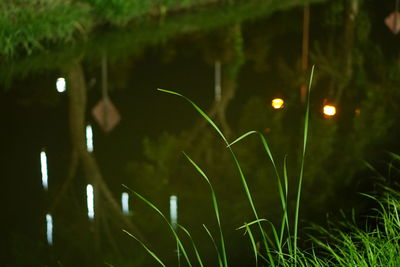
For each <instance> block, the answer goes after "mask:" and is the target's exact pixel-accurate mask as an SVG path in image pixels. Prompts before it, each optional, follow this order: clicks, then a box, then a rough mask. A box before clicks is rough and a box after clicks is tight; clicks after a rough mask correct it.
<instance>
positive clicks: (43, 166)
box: [40, 151, 49, 190]
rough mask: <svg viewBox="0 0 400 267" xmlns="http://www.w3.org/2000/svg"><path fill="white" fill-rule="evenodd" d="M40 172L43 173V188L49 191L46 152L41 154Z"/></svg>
mask: <svg viewBox="0 0 400 267" xmlns="http://www.w3.org/2000/svg"><path fill="white" fill-rule="evenodd" d="M40 170H41V172H42V186H43V188H44V189H45V190H48V187H49V185H48V179H49V177H48V173H47V155H46V152H45V151H42V152H40Z"/></svg>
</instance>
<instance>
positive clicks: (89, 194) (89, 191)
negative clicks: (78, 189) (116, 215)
mask: <svg viewBox="0 0 400 267" xmlns="http://www.w3.org/2000/svg"><path fill="white" fill-rule="evenodd" d="M86 199H87V208H88V217H89V219H90V220H93V219H94V191H93V186H92V185H91V184H88V185H87V186H86Z"/></svg>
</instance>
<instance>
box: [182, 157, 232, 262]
mask: <svg viewBox="0 0 400 267" xmlns="http://www.w3.org/2000/svg"><path fill="white" fill-rule="evenodd" d="M183 155H185V157H186V159H187V160H188V161H189V162H190V163H191V164H192V165H193V166H194V167H195V168H196V170H197V171H198V172H199V173H200V174H201V176H202V177H203V178H204V180H206V181H207V183H208V185H209V187H210V191H211V197H212V201H213V207H214V212H215V217H216V218H217V223H218V229H219V234H220V238H221V250H222V259H223V261H224V266H225V267H227V266H228V259H227V256H226V250H225V241H224V235H223V233H222V227H221V219H220V214H219V209H218V201H217V196H216V195H215V191H214V188H213V186H212V184H211V182H210V179H208V177H207V175H206V174H205V173H204V171H203V170H202V169H201V168H200V167H199V166H198V165H197V164H196V163H195V162H194V161H193V160H192V159H191V158H190V157H189V156H188V155H187V154H186V153H185V152H183Z"/></svg>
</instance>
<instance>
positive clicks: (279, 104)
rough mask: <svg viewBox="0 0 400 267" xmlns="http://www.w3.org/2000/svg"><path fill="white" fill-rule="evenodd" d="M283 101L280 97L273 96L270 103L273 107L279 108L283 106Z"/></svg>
mask: <svg viewBox="0 0 400 267" xmlns="http://www.w3.org/2000/svg"><path fill="white" fill-rule="evenodd" d="M283 103H285V102H284V101H283V99H282V98H274V99H272V104H271V105H272V107H273V108H274V109H280V108H283Z"/></svg>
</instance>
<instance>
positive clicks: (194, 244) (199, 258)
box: [177, 224, 204, 267]
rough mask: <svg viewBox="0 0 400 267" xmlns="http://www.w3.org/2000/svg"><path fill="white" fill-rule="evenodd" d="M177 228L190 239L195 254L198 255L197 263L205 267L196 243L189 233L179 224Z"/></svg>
mask: <svg viewBox="0 0 400 267" xmlns="http://www.w3.org/2000/svg"><path fill="white" fill-rule="evenodd" d="M177 226H178V227H179V228H180V229H181V230H182V231H183V232H184V233H185V234H186V235H187V236H188V237H189V239H190V241H191V242H192V245H193V250H194V253H195V254H196V258H197V261H198V262H199V265H200V267H203V266H204V265H203V261H202V260H201V257H200V253H199V251H198V249H197V246H196V243H195V242H194V241H193V238H192V236H191V235H190V233H189V231H188V230H187V229H186V228H185V227H183V226H182V225H180V224H177Z"/></svg>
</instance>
